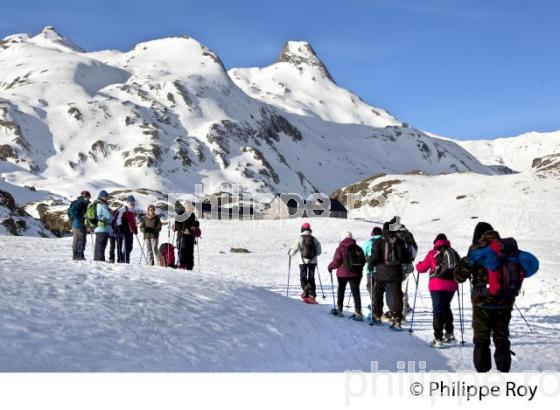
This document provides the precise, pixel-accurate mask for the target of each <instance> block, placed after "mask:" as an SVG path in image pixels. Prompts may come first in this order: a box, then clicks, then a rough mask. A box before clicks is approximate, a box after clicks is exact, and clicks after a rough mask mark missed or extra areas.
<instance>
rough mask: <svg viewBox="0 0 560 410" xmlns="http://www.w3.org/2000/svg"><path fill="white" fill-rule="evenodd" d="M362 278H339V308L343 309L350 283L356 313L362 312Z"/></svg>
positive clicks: (337, 304)
mask: <svg viewBox="0 0 560 410" xmlns="http://www.w3.org/2000/svg"><path fill="white" fill-rule="evenodd" d="M361 281H362V278H338V298H337V302H336V306H337V309H338V310H340V311H342V309H343V308H344V296H345V294H346V284H350V291H351V292H352V297H353V298H354V310H355V312H356V313H359V314H360V315H361V314H362V299H361V297H360V282H361Z"/></svg>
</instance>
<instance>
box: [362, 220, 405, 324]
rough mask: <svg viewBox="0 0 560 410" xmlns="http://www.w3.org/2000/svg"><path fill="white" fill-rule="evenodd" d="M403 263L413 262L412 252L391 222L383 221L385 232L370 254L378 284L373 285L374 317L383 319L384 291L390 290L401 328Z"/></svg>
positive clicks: (395, 318)
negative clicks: (396, 232)
mask: <svg viewBox="0 0 560 410" xmlns="http://www.w3.org/2000/svg"><path fill="white" fill-rule="evenodd" d="M404 263H410V255H409V254H408V251H407V250H406V247H405V244H404V243H403V241H402V240H401V239H400V238H398V237H397V235H395V233H394V232H393V231H391V230H390V229H389V223H388V222H386V223H385V224H384V225H383V234H382V236H381V238H380V239H379V240H378V241H375V243H374V244H373V248H372V251H371V256H370V257H369V258H368V265H369V267H370V268H374V269H375V284H374V285H373V303H374V305H373V317H372V320H373V321H374V322H377V323H379V322H380V321H381V315H382V314H383V293H384V292H388V293H390V294H391V300H392V306H389V310H390V311H391V315H392V322H393V325H392V326H393V327H394V328H396V329H399V330H400V329H402V319H403V316H402V305H403V294H402V289H401V283H402V278H403V268H402V265H403V264H404Z"/></svg>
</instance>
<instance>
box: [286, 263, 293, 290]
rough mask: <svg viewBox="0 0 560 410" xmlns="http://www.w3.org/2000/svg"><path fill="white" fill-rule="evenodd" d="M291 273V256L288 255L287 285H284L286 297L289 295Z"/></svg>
mask: <svg viewBox="0 0 560 410" xmlns="http://www.w3.org/2000/svg"><path fill="white" fill-rule="evenodd" d="M291 272H292V255H290V254H288V284H287V285H286V297H289V295H290V273H291Z"/></svg>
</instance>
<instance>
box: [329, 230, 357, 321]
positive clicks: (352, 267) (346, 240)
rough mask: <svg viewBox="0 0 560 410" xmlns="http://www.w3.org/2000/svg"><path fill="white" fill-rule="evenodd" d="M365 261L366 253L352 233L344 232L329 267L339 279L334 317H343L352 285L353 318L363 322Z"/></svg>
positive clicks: (333, 311)
mask: <svg viewBox="0 0 560 410" xmlns="http://www.w3.org/2000/svg"><path fill="white" fill-rule="evenodd" d="M360 254H361V256H360ZM365 261H366V258H365V255H364V252H363V250H362V248H361V247H360V246H359V245H357V244H356V241H355V240H354V239H353V238H352V233H350V232H343V234H342V241H341V242H340V243H339V244H338V248H336V251H335V253H334V257H333V260H332V262H331V263H329V266H328V270H329V273H331V274H332V271H333V270H335V269H336V277H337V279H338V299H337V303H336V308H333V310H332V311H331V313H332V314H333V315H342V308H343V306H344V294H345V292H346V285H347V284H350V290H351V291H352V297H353V298H354V314H353V315H352V316H351V318H352V319H354V320H358V321H362V320H363V316H362V301H361V298H360V282H361V280H362V271H363V268H364V265H365Z"/></svg>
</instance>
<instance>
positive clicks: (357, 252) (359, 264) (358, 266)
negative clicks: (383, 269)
mask: <svg viewBox="0 0 560 410" xmlns="http://www.w3.org/2000/svg"><path fill="white" fill-rule="evenodd" d="M365 264H366V255H365V254H364V251H363V250H362V248H361V247H360V246H359V245H356V244H355V243H354V244H352V245H350V246H349V247H348V249H347V251H346V255H345V258H344V265H345V266H346V269H347V270H348V271H350V272H356V273H358V272H362V270H363V269H364V266H365Z"/></svg>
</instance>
